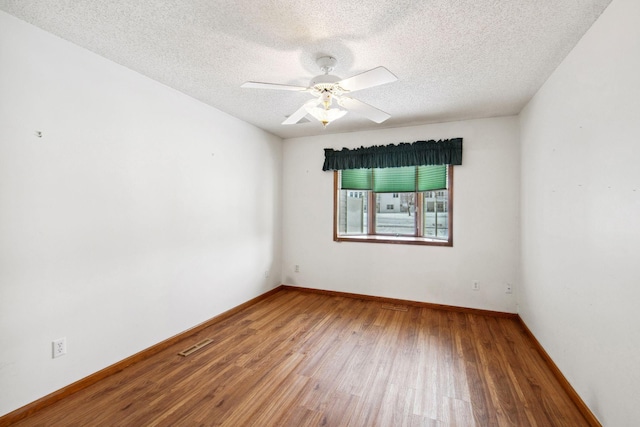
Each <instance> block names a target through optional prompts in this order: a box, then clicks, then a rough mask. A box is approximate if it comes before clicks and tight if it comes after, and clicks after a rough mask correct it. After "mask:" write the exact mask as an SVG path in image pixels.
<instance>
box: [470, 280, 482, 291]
mask: <svg viewBox="0 0 640 427" xmlns="http://www.w3.org/2000/svg"><path fill="white" fill-rule="evenodd" d="M471 289H473V290H474V291H479V290H480V283H479V282H478V281H477V280H474V281H473V282H472V283H471Z"/></svg>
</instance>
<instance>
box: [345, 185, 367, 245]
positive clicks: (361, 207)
mask: <svg viewBox="0 0 640 427" xmlns="http://www.w3.org/2000/svg"><path fill="white" fill-rule="evenodd" d="M338 197H339V198H340V200H339V203H338V234H340V235H349V234H351V235H354V234H367V201H368V200H369V192H368V191H347V190H340V192H339V195H338Z"/></svg>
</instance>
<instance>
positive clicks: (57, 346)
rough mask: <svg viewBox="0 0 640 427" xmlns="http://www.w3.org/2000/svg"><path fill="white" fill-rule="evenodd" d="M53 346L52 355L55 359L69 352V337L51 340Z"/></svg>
mask: <svg viewBox="0 0 640 427" xmlns="http://www.w3.org/2000/svg"><path fill="white" fill-rule="evenodd" d="M51 346H52V350H53V353H52V356H53V358H54V359H55V358H56V357H60V356H64V355H65V354H67V339H66V338H60V339H57V340H55V341H52V342H51Z"/></svg>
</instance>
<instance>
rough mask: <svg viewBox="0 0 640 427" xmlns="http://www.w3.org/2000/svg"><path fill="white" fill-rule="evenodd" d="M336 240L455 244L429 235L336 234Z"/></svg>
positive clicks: (426, 244) (430, 244) (438, 244)
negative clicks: (431, 237)
mask: <svg viewBox="0 0 640 427" xmlns="http://www.w3.org/2000/svg"><path fill="white" fill-rule="evenodd" d="M333 240H334V241H335V242H361V243H393V244H401V245H423V246H453V241H452V240H448V241H447V240H437V239H430V238H428V237H413V236H397V237H396V236H375V235H361V236H336V237H334V239H333Z"/></svg>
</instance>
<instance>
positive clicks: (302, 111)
mask: <svg viewBox="0 0 640 427" xmlns="http://www.w3.org/2000/svg"><path fill="white" fill-rule="evenodd" d="M318 102H320V101H319V100H317V99H310V100H309V101H307V102H305V103H304V104H303V105H302V107H300V108H298V109H297V110H296V111H295V113H293V114H292V115H290V116H289V117H287V119H286V120H285V121H284V122H282V124H283V125H295V124H296V123H298V122H299V121H300V119H302V118H303V117H304V116H306V115H307V107H309V106H311V105H315V104H317V103H318Z"/></svg>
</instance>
